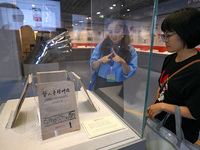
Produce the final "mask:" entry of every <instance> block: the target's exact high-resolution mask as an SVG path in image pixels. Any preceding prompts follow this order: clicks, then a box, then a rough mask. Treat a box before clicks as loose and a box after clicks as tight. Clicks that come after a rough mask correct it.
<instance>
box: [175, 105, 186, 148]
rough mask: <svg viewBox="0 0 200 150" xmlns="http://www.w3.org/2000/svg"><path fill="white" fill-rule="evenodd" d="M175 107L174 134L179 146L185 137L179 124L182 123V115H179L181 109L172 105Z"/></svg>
mask: <svg viewBox="0 0 200 150" xmlns="http://www.w3.org/2000/svg"><path fill="white" fill-rule="evenodd" d="M174 109H175V123H176V136H177V139H178V141H177V146H178V147H180V145H181V142H182V140H183V139H185V136H184V133H183V130H182V127H181V124H182V116H181V109H180V107H179V106H177V105H174Z"/></svg>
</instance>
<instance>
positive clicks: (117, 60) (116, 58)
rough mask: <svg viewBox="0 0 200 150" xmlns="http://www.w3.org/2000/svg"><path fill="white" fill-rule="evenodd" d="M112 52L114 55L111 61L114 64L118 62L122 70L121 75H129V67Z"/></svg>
mask: <svg viewBox="0 0 200 150" xmlns="http://www.w3.org/2000/svg"><path fill="white" fill-rule="evenodd" d="M112 51H113V54H114V57H113V59H112V60H113V61H114V62H118V63H120V64H121V65H122V70H123V73H124V74H125V75H128V74H129V71H130V67H129V66H128V65H127V63H126V61H125V60H124V59H123V58H121V57H120V56H118V55H117V53H115V51H114V49H112Z"/></svg>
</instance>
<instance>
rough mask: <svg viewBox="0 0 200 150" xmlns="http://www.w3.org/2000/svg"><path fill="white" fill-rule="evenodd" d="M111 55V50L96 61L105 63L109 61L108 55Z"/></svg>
mask: <svg viewBox="0 0 200 150" xmlns="http://www.w3.org/2000/svg"><path fill="white" fill-rule="evenodd" d="M112 55H113V52H112V53H110V54H108V55H106V56H104V57H102V58H100V59H99V60H98V61H99V62H101V63H104V64H105V63H107V62H109V61H110V58H109V57H110V56H112Z"/></svg>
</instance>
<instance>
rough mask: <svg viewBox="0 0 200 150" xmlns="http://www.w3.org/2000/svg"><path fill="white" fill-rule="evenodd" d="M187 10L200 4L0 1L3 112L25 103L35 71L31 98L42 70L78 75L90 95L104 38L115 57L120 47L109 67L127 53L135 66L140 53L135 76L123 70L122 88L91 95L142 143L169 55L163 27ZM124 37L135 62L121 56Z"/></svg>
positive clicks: (184, 0)
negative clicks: (94, 62) (94, 61)
mask: <svg viewBox="0 0 200 150" xmlns="http://www.w3.org/2000/svg"><path fill="white" fill-rule="evenodd" d="M183 7H195V8H200V2H199V1H197V0H173V1H170V0H154V1H152V0H140V1H131V0H83V1H81V0H43V1H41V0H40V1H39V0H28V1H27V0H0V45H1V46H0V70H1V71H0V104H1V105H0V115H1V111H2V110H3V105H5V104H6V102H7V101H9V100H13V99H19V98H20V96H21V93H22V91H23V88H24V85H25V81H26V78H27V76H28V75H29V74H33V83H32V85H31V86H30V88H29V90H28V93H27V94H26V97H37V87H36V86H37V83H38V81H37V76H36V73H37V72H43V71H58V70H66V71H68V72H75V73H76V74H77V75H78V76H79V77H81V80H82V82H83V83H81V85H84V86H85V88H86V90H88V91H89V84H90V80H91V78H92V75H93V73H94V70H95V69H92V68H91V67H92V66H91V62H90V59H91V58H92V56H93V53H94V52H95V51H96V52H98V51H97V50H96V49H97V48H98V47H99V48H101V46H100V45H101V44H102V43H103V41H104V40H105V39H110V40H107V45H104V47H103V48H105V47H106V46H107V47H109V48H108V49H109V50H110V52H109V53H112V50H111V49H112V48H113V49H114V51H115V53H116V54H114V52H113V54H112V55H110V56H109V57H108V59H111V60H109V62H108V63H107V64H109V65H110V66H113V68H114V66H115V65H116V64H117V63H118V62H113V61H112V59H113V57H114V56H116V55H119V56H120V57H122V56H123V57H124V58H125V56H127V57H126V58H127V59H125V60H126V61H127V62H128V63H130V60H131V58H133V55H134V59H135V60H133V61H132V67H133V68H132V71H133V75H130V76H129V77H127V75H123V77H122V76H121V77H119V76H120V75H119V72H120V71H119V72H117V73H116V74H115V76H114V78H116V79H119V80H118V81H119V82H120V84H119V85H116V84H114V85H112V86H107V87H106V86H101V87H98V88H96V89H92V90H91V91H89V92H92V93H93V94H94V95H96V97H98V98H99V99H101V100H102V103H103V104H105V105H106V106H108V107H109V109H111V110H112V112H114V113H115V114H116V115H117V116H118V117H119V118H121V119H122V120H123V121H124V122H125V123H126V124H127V125H128V126H129V127H130V128H131V129H132V130H133V131H134V132H135V133H136V134H137V135H138V136H139V137H140V138H141V139H143V133H144V126H145V114H146V108H147V107H148V106H150V105H151V104H152V103H153V101H154V97H155V94H156V91H157V88H158V78H159V76H160V71H161V67H162V63H163V60H164V58H165V57H166V56H167V55H169V53H168V52H167V51H166V48H165V44H164V43H163V42H162V40H161V33H162V31H161V29H160V26H161V23H162V21H163V19H164V18H165V17H166V16H167V15H168V14H170V13H172V12H173V11H175V10H178V9H180V8H183ZM112 21H115V22H117V23H115V24H112ZM110 23H111V24H112V25H111V24H110ZM116 24H117V27H116V26H115V27H114V25H116ZM120 32H122V33H121V34H120ZM111 35H112V36H113V37H111ZM119 35H120V36H119ZM125 37H126V38H125ZM118 38H119V39H120V40H119V41H122V39H123V38H124V41H122V42H124V43H125V44H124V45H125V46H124V47H125V49H126V50H130V49H131V50H132V51H131V52H132V53H131V54H132V55H131V57H129V56H130V54H127V55H126V54H122V53H120V52H119V50H120V49H121V48H122V46H123V43H120V42H119V41H118ZM126 40H127V41H126ZM116 43H117V44H116ZM119 43H120V44H119ZM127 43H128V44H127ZM99 44H100V45H99ZM127 45H128V48H127V47H126V46H127ZM119 46H120V47H119ZM103 48H102V49H103ZM122 49H123V48H122ZM197 49H198V50H200V46H197ZM109 53H107V55H109ZM124 53H125V52H124ZM97 55H98V54H97ZM97 55H96V56H97ZM100 55H104V54H103V53H101V52H100V51H99V58H100ZM128 58H129V60H128ZM119 64H120V63H118V66H120V65H119ZM116 66H117V65H116ZM134 67H135V68H134ZM115 69H117V67H116V68H115ZM96 70H97V71H98V69H96ZM107 71H109V68H107V70H106V73H107ZM122 71H123V70H122V68H121V72H122ZM109 75H110V76H109V77H107V76H105V77H106V78H109V80H110V79H111V82H112V78H111V76H112V75H113V74H112V73H109ZM101 76H103V75H102V74H101ZM106 81H107V79H106ZM102 83H103V82H102ZM79 86H80V84H79V83H76V91H79V92H80V87H79Z"/></svg>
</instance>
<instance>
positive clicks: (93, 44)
mask: <svg viewBox="0 0 200 150" xmlns="http://www.w3.org/2000/svg"><path fill="white" fill-rule="evenodd" d="M97 45H98V43H72V47H73V48H76V47H78V46H85V47H86V48H87V47H89V48H90V47H91V46H93V47H96V46H97ZM132 46H133V47H135V48H140V49H141V50H143V51H148V50H150V46H149V45H132ZM153 49H156V50H159V52H166V51H167V48H166V47H165V46H153ZM197 50H198V51H199V52H200V48H197Z"/></svg>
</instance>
